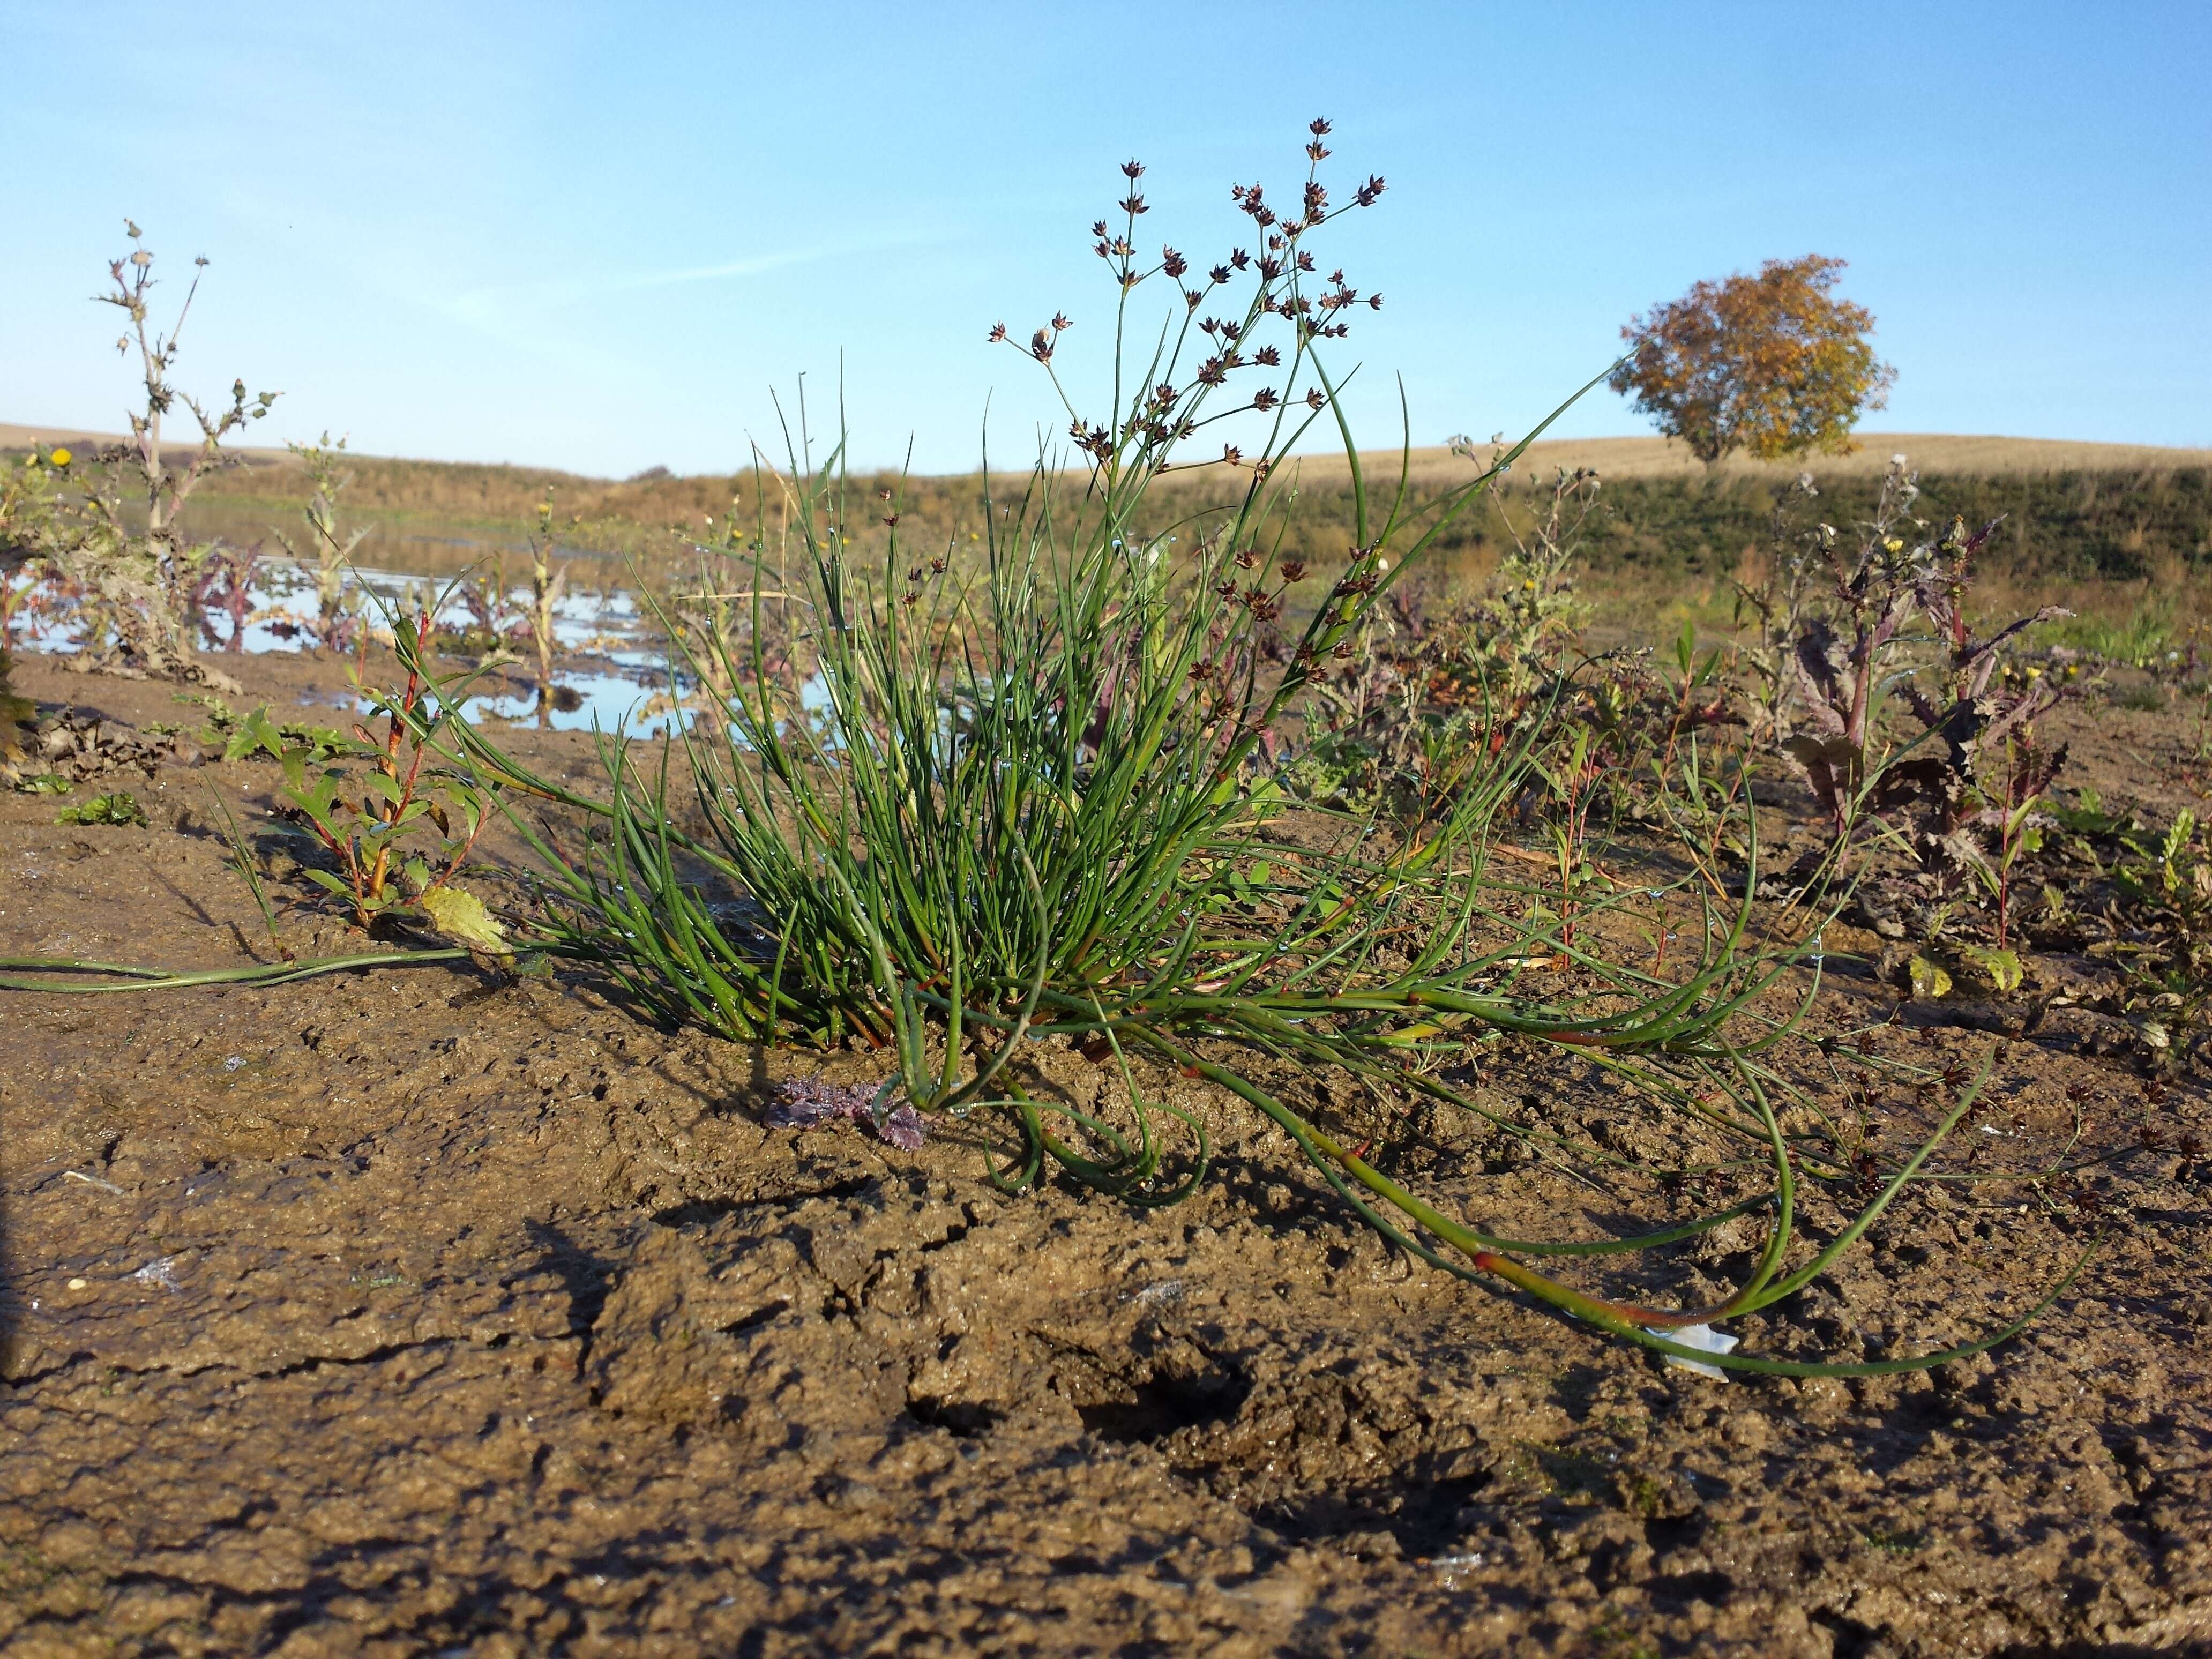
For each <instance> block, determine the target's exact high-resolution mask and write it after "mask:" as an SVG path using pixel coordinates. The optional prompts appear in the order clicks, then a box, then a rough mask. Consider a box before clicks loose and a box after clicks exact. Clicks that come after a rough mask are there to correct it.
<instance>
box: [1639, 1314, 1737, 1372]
mask: <svg viewBox="0 0 2212 1659" xmlns="http://www.w3.org/2000/svg"><path fill="white" fill-rule="evenodd" d="M1649 1329H1650V1332H1651V1334H1653V1335H1654V1336H1656V1337H1660V1338H1662V1339H1664V1340H1667V1341H1668V1342H1672V1343H1674V1344H1675V1345H1676V1346H1680V1347H1685V1348H1702V1349H1704V1350H1705V1352H1707V1353H1726V1352H1728V1351H1729V1349H1730V1348H1733V1347H1734V1346H1735V1345H1736V1343H1737V1342H1738V1340H1740V1339H1739V1338H1736V1337H1733V1336H1730V1335H1729V1334H1728V1333H1727V1332H1726V1331H1717V1330H1715V1329H1714V1328H1712V1327H1711V1326H1710V1325H1681V1326H1677V1327H1675V1328H1672V1329H1666V1328H1661V1327H1659V1326H1656V1325H1654V1326H1650V1327H1649ZM1659 1357H1660V1358H1662V1359H1663V1360H1665V1361H1666V1362H1667V1363H1668V1364H1670V1365H1674V1366H1679V1367H1680V1369H1681V1370H1686V1371H1695V1372H1696V1373H1697V1374H1698V1375H1699V1376H1710V1377H1711V1378H1712V1379H1713V1381H1714V1382H1716V1383H1725V1382H1727V1381H1728V1373H1727V1372H1726V1371H1724V1370H1722V1369H1721V1368H1720V1367H1719V1366H1717V1365H1707V1364H1703V1363H1702V1362H1700V1361H1699V1360H1695V1359H1684V1358H1681V1357H1680V1355H1677V1354H1671V1353H1662V1354H1661V1355H1660V1356H1659Z"/></svg>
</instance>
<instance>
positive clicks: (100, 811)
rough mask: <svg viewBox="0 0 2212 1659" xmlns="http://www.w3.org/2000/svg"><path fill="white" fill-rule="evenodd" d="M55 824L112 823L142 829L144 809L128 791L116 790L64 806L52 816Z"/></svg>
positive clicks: (144, 817) (144, 815)
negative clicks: (136, 826)
mask: <svg viewBox="0 0 2212 1659" xmlns="http://www.w3.org/2000/svg"><path fill="white" fill-rule="evenodd" d="M54 822H55V823H112V824H125V823H131V824H137V825H138V826H140V827H141V828H143V827H144V825H145V823H146V809H145V808H144V807H143V806H141V805H139V804H138V801H137V797H136V796H134V795H132V794H131V793H130V792H129V791H128V790H121V789H118V790H117V791H116V792H115V793H113V794H110V795H94V797H93V798H92V799H90V800H88V801H79V802H78V803H77V804H76V805H74V806H64V807H63V808H62V810H61V811H58V812H57V813H56V814H55V815H54Z"/></svg>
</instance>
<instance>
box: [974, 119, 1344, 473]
mask: <svg viewBox="0 0 2212 1659" xmlns="http://www.w3.org/2000/svg"><path fill="white" fill-rule="evenodd" d="M1308 131H1309V133H1310V135H1311V136H1310V141H1309V142H1308V143H1307V144H1306V145H1305V153H1306V158H1307V161H1308V172H1307V176H1306V178H1305V179H1304V183H1303V184H1302V185H1300V187H1299V191H1298V196H1297V205H1296V207H1295V208H1291V209H1278V207H1277V206H1276V204H1274V203H1273V202H1272V201H1270V200H1269V199H1268V197H1267V190H1266V188H1265V186H1264V185H1259V184H1251V185H1244V184H1238V185H1232V186H1231V191H1230V195H1231V200H1233V201H1234V202H1235V203H1236V204H1237V208H1238V210H1240V211H1242V212H1243V214H1244V215H1245V216H1247V217H1249V219H1250V220H1251V221H1252V222H1253V225H1254V228H1255V230H1256V231H1257V232H1258V236H1259V240H1258V244H1257V250H1256V252H1255V251H1254V250H1253V249H1249V248H1245V247H1235V248H1231V250H1230V251H1229V253H1228V254H1227V256H1226V257H1225V258H1223V259H1221V260H1219V261H1218V262H1217V263H1215V264H1212V265H1211V266H1210V267H1208V268H1207V270H1206V272H1205V275H1204V276H1203V279H1200V277H1198V276H1194V274H1193V272H1194V266H1193V264H1192V261H1191V260H1190V258H1188V256H1187V255H1186V254H1185V253H1183V252H1182V250H1180V249H1178V248H1176V246H1173V245H1171V244H1163V245H1162V246H1161V247H1160V251H1159V257H1158V260H1157V261H1148V260H1146V259H1144V258H1141V257H1140V256H1139V251H1138V248H1139V242H1138V234H1137V221H1138V219H1139V217H1140V216H1143V215H1144V214H1146V213H1148V212H1149V211H1151V208H1150V205H1149V204H1147V203H1146V200H1145V198H1144V196H1143V194H1142V193H1141V191H1139V181H1140V180H1141V179H1143V177H1144V173H1145V167H1144V163H1142V162H1141V161H1125V162H1123V163H1122V164H1121V174H1122V177H1123V179H1125V181H1126V191H1125V193H1124V194H1123V196H1122V197H1121V200H1120V201H1119V202H1118V203H1117V204H1115V205H1116V207H1117V209H1118V210H1119V213H1120V222H1119V225H1118V226H1116V225H1115V223H1114V222H1112V221H1111V220H1110V219H1109V218H1100V219H1097V220H1095V221H1093V222H1092V223H1091V251H1092V252H1094V253H1096V254H1097V256H1098V258H1100V259H1102V260H1103V261H1105V262H1106V264H1108V266H1109V268H1110V269H1111V270H1112V271H1113V274H1114V277H1115V283H1116V285H1117V286H1118V287H1119V288H1120V289H1121V291H1122V292H1123V293H1124V294H1126V293H1127V292H1129V291H1130V290H1131V289H1135V288H1137V287H1138V286H1139V285H1140V284H1142V283H1146V282H1148V281H1151V280H1152V279H1153V278H1154V277H1164V278H1165V279H1166V280H1168V281H1170V282H1172V283H1175V284H1176V289H1177V292H1178V296H1179V298H1180V300H1181V301H1182V312H1183V313H1184V315H1185V317H1186V319H1187V320H1186V323H1185V325H1184V328H1183V330H1182V331H1181V332H1179V333H1177V334H1176V336H1175V337H1174V343H1173V349H1171V350H1170V352H1169V354H1168V355H1167V356H1166V359H1165V362H1166V367H1167V368H1168V369H1169V371H1170V372H1169V374H1167V376H1166V377H1165V378H1163V379H1159V380H1156V381H1155V382H1153V383H1152V384H1150V385H1148V386H1145V387H1143V388H1142V389H1140V390H1139V392H1137V393H1136V394H1135V395H1134V396H1133V398H1131V399H1130V401H1129V403H1128V405H1127V407H1126V408H1125V409H1123V410H1120V411H1117V414H1116V417H1115V421H1114V422H1113V423H1112V424H1111V425H1108V424H1106V423H1104V422H1092V421H1087V420H1085V419H1084V418H1083V417H1082V416H1080V415H1079V414H1077V413H1076V412H1075V411H1074V410H1073V409H1071V410H1069V416H1070V421H1069V425H1068V428H1067V433H1068V437H1069V439H1070V441H1072V442H1073V444H1074V445H1075V447H1077V448H1078V449H1079V450H1081V451H1083V452H1084V453H1085V454H1087V455H1089V456H1090V457H1091V459H1092V460H1093V461H1094V462H1095V463H1097V465H1099V466H1101V467H1103V468H1105V469H1108V470H1109V471H1110V470H1114V469H1116V468H1118V467H1119V466H1121V465H1124V464H1125V463H1128V462H1134V463H1136V464H1138V465H1143V466H1146V467H1150V468H1153V469H1158V470H1164V468H1165V467H1166V466H1167V465H1168V461H1167V459H1166V455H1167V452H1168V451H1169V450H1170V448H1171V447H1173V446H1175V445H1176V444H1178V443H1180V442H1182V441H1184V440H1185V439H1188V438H1189V437H1190V436H1191V435H1193V434H1194V432H1196V431H1197V429H1198V428H1200V427H1201V426H1204V425H1206V424H1207V423H1209V422H1212V421H1216V420H1221V419H1225V418H1227V417H1228V416H1233V415H1240V414H1257V415H1267V414H1272V413H1275V412H1276V411H1279V410H1286V409H1288V408H1289V407H1290V406H1291V405H1292V404H1294V403H1295V402H1303V403H1304V406H1305V408H1306V409H1307V410H1309V411H1318V410H1322V409H1323V408H1325V407H1327V405H1328V396H1327V394H1326V393H1325V392H1324V391H1323V390H1322V387H1321V386H1308V387H1306V388H1305V390H1304V392H1296V391H1295V390H1294V387H1293V386H1292V385H1284V384H1267V385H1262V386H1259V387H1258V388H1257V389H1256V390H1255V391H1254V392H1251V394H1250V395H1249V397H1248V398H1246V399H1245V400H1244V401H1243V403H1241V404H1237V405H1236V406H1235V407H1233V408H1230V409H1225V410H1215V411H1212V412H1210V413H1207V414H1206V415H1204V416H1200V414H1199V413H1198V410H1199V408H1200V405H1201V404H1205V403H1206V401H1207V400H1208V399H1209V398H1211V397H1212V395H1213V394H1215V393H1217V392H1219V391H1221V390H1222V389H1223V388H1225V387H1226V386H1229V385H1230V384H1231V380H1232V378H1233V377H1234V376H1236V375H1237V374H1238V373H1239V372H1240V371H1246V370H1254V369H1257V370H1261V371H1278V372H1279V371H1281V370H1282V369H1283V368H1285V349H1284V348H1283V347H1282V346H1279V345H1277V344H1274V343H1266V344H1261V343H1258V342H1257V341H1256V340H1255V338H1254V336H1255V331H1258V330H1259V329H1260V328H1261V326H1262V325H1266V324H1267V322H1268V320H1269V319H1280V320H1281V321H1282V322H1284V323H1287V324H1288V325H1290V334H1291V346H1290V362H1289V365H1288V367H1289V371H1290V374H1291V375H1295V374H1297V372H1298V371H1299V369H1300V368H1303V367H1304V362H1305V359H1306V357H1307V356H1308V355H1309V352H1310V348H1311V347H1312V346H1313V344H1314V343H1316V342H1317V341H1321V340H1335V339H1341V338H1343V337H1345V336H1346V334H1347V333H1348V332H1349V331H1350V325H1349V323H1348V322H1347V321H1346V313H1348V312H1349V311H1350V310H1351V308H1352V307H1353V306H1355V305H1357V304H1362V303H1364V304H1365V305H1366V306H1367V307H1369V308H1370V309H1372V310H1380V309H1381V308H1382V305H1383V296H1382V295H1379V294H1370V295H1362V294H1361V293H1360V292H1359V290H1358V289H1356V288H1354V287H1353V286H1352V284H1351V283H1350V282H1348V281H1347V280H1346V276H1345V274H1344V272H1343V270H1340V269H1339V270H1331V271H1330V272H1329V273H1328V276H1327V277H1325V278H1321V277H1319V276H1318V275H1317V273H1318V272H1319V270H1320V266H1319V264H1318V262H1317V261H1316V258H1315V257H1314V254H1313V252H1312V251H1311V250H1310V248H1309V247H1308V246H1306V245H1305V240H1306V239H1307V238H1308V237H1309V236H1310V234H1311V233H1312V232H1313V231H1315V230H1316V229H1317V228H1320V227H1321V226H1322V225H1324V224H1327V223H1328V222H1329V221H1330V220H1332V219H1334V218H1335V217H1336V216H1338V215H1340V214H1341V213H1345V212H1348V211H1351V210H1353V209H1356V208H1364V207H1371V206H1372V205H1374V204H1375V202H1376V199H1377V198H1378V197H1381V195H1382V194H1383V190H1384V188H1385V185H1384V184H1383V179H1381V178H1380V177H1379V176H1373V177H1370V178H1368V179H1366V180H1365V181H1364V182H1363V183H1362V184H1360V185H1358V187H1357V188H1356V189H1355V190H1354V191H1352V197H1351V200H1350V201H1349V202H1347V203H1345V204H1340V205H1335V206H1332V204H1331V200H1330V195H1329V190H1328V185H1325V184H1323V183H1322V180H1321V179H1320V178H1319V177H1318V176H1317V173H1316V170H1317V169H1318V167H1320V164H1321V163H1322V161H1324V160H1326V159H1327V158H1328V155H1329V150H1328V146H1327V144H1325V143H1323V142H1322V140H1323V139H1324V138H1325V137H1327V135H1328V131H1329V124H1328V122H1327V121H1325V120H1316V121H1314V122H1311V123H1310V125H1309V126H1308ZM1242 276H1250V277H1251V278H1253V279H1254V280H1255V283H1256V289H1255V291H1254V292H1253V293H1252V294H1250V295H1249V296H1248V297H1247V299H1246V301H1245V304H1244V306H1243V314H1242V315H1241V316H1240V315H1238V314H1237V312H1236V311H1235V310H1234V309H1231V310H1229V311H1227V312H1226V313H1225V314H1219V315H1213V314H1209V315H1206V316H1204V317H1200V315H1199V313H1200V309H1201V308H1202V307H1205V306H1206V303H1207V301H1209V300H1210V299H1214V298H1216V297H1217V296H1219V295H1222V293H1223V290H1225V289H1229V288H1230V287H1231V284H1232V283H1236V282H1237V281H1238V280H1239V278H1240V277H1242ZM1193 321H1194V324H1195V328H1196V331H1197V333H1198V334H1199V335H1202V336H1204V344H1203V346H1202V347H1200V346H1199V343H1198V342H1197V340H1196V339H1195V337H1194V336H1193V335H1192V334H1191V333H1190V332H1189V329H1190V327H1191V325H1192V322H1193ZM1071 326H1073V325H1072V324H1071V323H1070V321H1069V319H1067V318H1066V316H1065V315H1055V316H1054V318H1053V319H1052V321H1051V322H1050V323H1049V324H1048V325H1045V326H1044V327H1042V328H1039V329H1037V330H1036V331H1034V332H1033V333H1032V334H1031V335H1030V338H1029V341H1028V343H1027V344H1026V345H1024V344H1023V343H1021V342H1020V340H1019V339H1018V337H1016V336H1015V335H1014V334H1013V333H1012V331H1010V330H1009V329H1008V328H1007V326H1006V324H1004V323H1000V324H997V325H994V327H993V328H992V330H991V331H990V341H991V343H993V344H1000V343H1004V344H1008V345H1012V346H1013V348H1014V349H1016V350H1018V351H1021V352H1022V353H1023V354H1024V356H1028V357H1030V359H1031V360H1032V361H1034V362H1037V363H1039V364H1042V366H1043V367H1044V368H1046V370H1047V371H1048V372H1050V371H1051V369H1052V363H1053V356H1054V350H1055V349H1056V348H1057V347H1058V345H1059V343H1060V335H1061V334H1062V333H1063V332H1065V331H1066V330H1067V329H1068V328H1070V327H1071ZM1188 348H1198V349H1200V350H1202V352H1203V356H1202V358H1201V360H1200V361H1199V362H1197V363H1195V364H1194V365H1193V366H1191V367H1190V368H1189V369H1188V375H1187V378H1185V377H1183V376H1181V375H1178V374H1177V373H1176V368H1177V366H1178V365H1179V364H1182V363H1183V362H1186V361H1187V360H1186V357H1185V352H1186V349H1188ZM1268 378H1269V379H1270V380H1273V378H1274V376H1273V374H1269V376H1268ZM1132 452H1133V453H1132ZM1207 464H1208V465H1212V464H1214V463H1207ZM1218 464H1219V465H1229V466H1238V465H1250V466H1251V467H1252V469H1253V471H1254V472H1255V476H1256V477H1266V476H1267V471H1268V468H1269V465H1270V458H1269V456H1267V455H1266V454H1263V455H1261V457H1259V458H1258V459H1255V460H1253V461H1251V462H1249V463H1247V462H1246V461H1245V459H1244V457H1243V452H1242V451H1241V450H1240V449H1239V448H1238V447H1237V446H1236V445H1234V444H1229V445H1225V446H1224V447H1223V450H1222V454H1221V459H1220V462H1219V463H1218Z"/></svg>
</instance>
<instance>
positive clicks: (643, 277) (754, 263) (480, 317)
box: [440, 248, 842, 323]
mask: <svg viewBox="0 0 2212 1659" xmlns="http://www.w3.org/2000/svg"><path fill="white" fill-rule="evenodd" d="M841 251H842V250H836V249H830V248H792V249H788V250H787V251H785V252H780V253H763V254H757V255H755V256H754V257H753V258H749V259H732V260H730V261H728V262H727V263H726V264H719V265H694V266H690V267H688V268H686V269H684V270H641V271H632V272H629V273H627V274H625V273H623V272H618V271H610V272H607V273H605V274H604V275H600V276H570V277H556V278H553V279H551V280H549V281H545V282H538V283H501V284H499V285H497V286H495V287H491V288H479V289H469V290H467V291H465V292H463V293H459V294H453V295H446V296H444V297H443V299H442V300H441V302H440V309H441V310H445V311H447V312H450V313H452V314H453V315H454V316H456V317H459V318H462V319H465V320H467V321H469V322H474V323H481V322H484V321H488V320H489V319H490V318H491V317H492V316H493V315H495V313H497V312H498V311H500V310H501V308H503V307H508V306H512V305H515V304H518V303H520V304H525V305H537V306H545V307H560V306H568V305H574V304H576V303H577V302H578V301H583V300H598V299H604V298H605V297H606V296H608V295H615V294H634V293H636V292H637V291H639V290H640V289H654V288H675V287H678V286H680V285H682V284H684V283H713V282H723V281H727V280H730V279H732V278H736V277H743V276H763V275H764V274H766V273H767V272H769V271H771V270H786V269H787V268H789V267H790V266H793V265H803V264H812V263H813V262H814V261H815V260H817V259H826V258H830V257H831V255H832V254H833V253H834V252H841Z"/></svg>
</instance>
